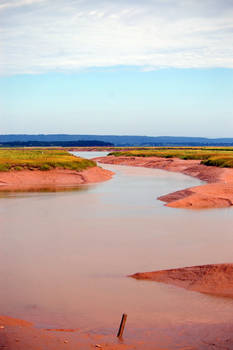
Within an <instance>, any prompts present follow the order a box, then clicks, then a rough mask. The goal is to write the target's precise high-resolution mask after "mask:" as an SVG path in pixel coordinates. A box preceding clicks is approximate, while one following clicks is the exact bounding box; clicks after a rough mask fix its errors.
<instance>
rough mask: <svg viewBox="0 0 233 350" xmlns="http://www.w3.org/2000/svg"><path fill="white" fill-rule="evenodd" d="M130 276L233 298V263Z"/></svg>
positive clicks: (139, 273)
mask: <svg viewBox="0 0 233 350" xmlns="http://www.w3.org/2000/svg"><path fill="white" fill-rule="evenodd" d="M128 277H132V278H135V279H137V280H147V281H154V282H161V283H166V284H171V285H174V286H176V287H180V288H185V289H187V290H190V291H195V292H199V293H204V294H208V295H213V296H219V297H228V298H233V264H230V263H226V264H210V265H200V266H190V267H183V268H176V269H169V270H158V271H152V272H137V273H135V274H133V275H130V276H128Z"/></svg>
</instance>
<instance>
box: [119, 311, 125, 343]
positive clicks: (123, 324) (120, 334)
mask: <svg viewBox="0 0 233 350" xmlns="http://www.w3.org/2000/svg"><path fill="white" fill-rule="evenodd" d="M126 319H127V315H126V314H123V315H122V319H121V324H120V327H119V331H118V333H117V337H118V338H121V337H122V335H123V332H124V328H125V323H126Z"/></svg>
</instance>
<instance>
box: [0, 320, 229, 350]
mask: <svg viewBox="0 0 233 350" xmlns="http://www.w3.org/2000/svg"><path fill="white" fill-rule="evenodd" d="M126 327H127V326H126ZM113 333H114V332H113ZM232 334H233V323H218V322H216V323H214V324H211V323H206V324H203V323H201V322H200V323H192V324H190V323H189V322H186V323H178V324H176V325H173V326H172V327H171V328H169V329H167V327H164V326H162V325H160V324H158V325H157V327H156V330H151V329H149V330H147V329H142V330H133V331H132V330H130V331H129V330H128V331H127V329H126V331H125V336H124V338H122V339H118V338H117V337H116V334H111V335H110V334H109V335H107V334H104V333H101V332H96V331H94V330H93V331H91V330H84V331H82V330H81V329H78V328H76V329H69V328H64V329H54V328H53V329H46V328H44V329H43V328H42V329H41V328H37V327H35V325H34V324H32V323H30V322H27V321H24V320H21V319H17V318H12V317H9V316H0V347H1V348H3V349H8V350H25V349H28V350H29V349H34V350H41V349H48V350H63V349H69V350H77V349H79V350H93V349H100V350H101V349H102V350H132V349H135V350H142V349H143V350H144V349H145V350H163V349H166V350H175V349H180V350H185V349H190V350H195V349H199V348H200V349H203V350H210V349H212V345H213V344H214V347H216V349H230V348H231V346H232V344H233V337H232Z"/></svg>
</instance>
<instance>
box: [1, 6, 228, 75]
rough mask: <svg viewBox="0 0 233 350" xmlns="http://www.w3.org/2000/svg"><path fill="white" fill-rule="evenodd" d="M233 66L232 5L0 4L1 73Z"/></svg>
mask: <svg viewBox="0 0 233 350" xmlns="http://www.w3.org/2000/svg"><path fill="white" fill-rule="evenodd" d="M114 66H137V67H139V68H140V69H142V70H145V71H148V70H153V69H159V68H167V67H174V68H214V67H226V68H233V2H232V0H222V1H219V0H143V1H142V0H124V1H123V0H106V1H105V0H56V1H54V0H3V1H2V2H1V3H0V74H1V75H14V74H39V73H46V72H51V71H52V72H54V71H65V72H76V71H80V70H84V69H92V68H106V67H114Z"/></svg>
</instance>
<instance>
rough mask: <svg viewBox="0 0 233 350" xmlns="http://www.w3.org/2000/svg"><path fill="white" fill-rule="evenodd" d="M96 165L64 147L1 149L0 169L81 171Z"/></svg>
mask: <svg viewBox="0 0 233 350" xmlns="http://www.w3.org/2000/svg"><path fill="white" fill-rule="evenodd" d="M94 166H96V163H95V162H94V161H92V160H88V159H83V158H79V157H75V156H74V155H72V154H70V153H69V152H67V151H66V150H62V149H59V150H49V149H43V148H40V149H30V150H28V149H0V171H11V170H18V171H20V170H51V169H55V168H62V169H70V170H76V171H81V170H84V169H87V168H90V167H94Z"/></svg>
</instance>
